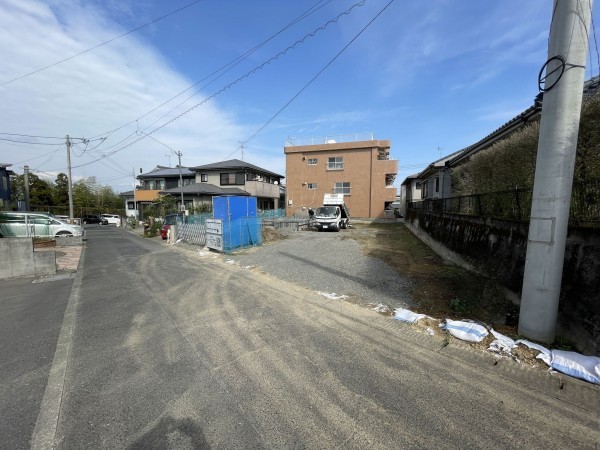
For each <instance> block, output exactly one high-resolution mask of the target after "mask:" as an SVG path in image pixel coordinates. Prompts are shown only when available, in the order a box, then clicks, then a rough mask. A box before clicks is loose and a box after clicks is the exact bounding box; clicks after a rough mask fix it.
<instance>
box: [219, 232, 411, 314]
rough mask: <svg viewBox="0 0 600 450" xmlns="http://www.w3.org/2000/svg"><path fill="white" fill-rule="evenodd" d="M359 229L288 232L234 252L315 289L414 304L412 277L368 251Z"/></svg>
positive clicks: (358, 298) (233, 256) (352, 298)
mask: <svg viewBox="0 0 600 450" xmlns="http://www.w3.org/2000/svg"><path fill="white" fill-rule="evenodd" d="M359 232H361V231H360V230H356V229H349V230H341V231H340V232H339V233H326V232H325V233H318V232H315V231H298V232H288V233H287V234H286V238H285V239H281V240H275V241H270V242H267V243H266V244H264V245H262V246H261V247H254V248H250V249H244V250H240V251H237V252H235V253H233V254H231V255H230V258H231V259H233V260H234V261H235V262H237V263H239V264H240V265H241V266H254V267H258V268H260V269H262V270H263V271H264V272H266V273H268V274H270V275H273V276H275V277H277V278H281V279H283V280H286V281H290V282H293V283H296V284H299V285H301V286H305V287H307V288H309V289H313V290H315V291H320V292H324V293H329V294H331V293H336V294H338V295H347V296H349V297H350V299H349V300H350V301H354V302H356V303H360V304H365V305H366V304H379V303H381V304H384V305H389V306H393V307H409V306H410V305H411V303H412V302H411V300H410V298H409V294H408V287H409V285H410V284H409V283H410V281H408V280H406V279H403V278H402V277H401V276H400V274H398V273H397V272H396V271H395V270H394V269H392V268H391V267H389V266H388V265H387V264H386V263H384V262H383V261H381V260H379V259H377V258H372V257H368V256H365V255H364V254H363V253H362V251H361V248H360V244H359V243H358V242H356V241H355V240H353V239H351V237H352V235H353V233H359Z"/></svg>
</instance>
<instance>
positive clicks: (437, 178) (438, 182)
mask: <svg viewBox="0 0 600 450" xmlns="http://www.w3.org/2000/svg"><path fill="white" fill-rule="evenodd" d="M433 183H434V185H435V192H436V193H438V192H440V177H435V178H434V179H433Z"/></svg>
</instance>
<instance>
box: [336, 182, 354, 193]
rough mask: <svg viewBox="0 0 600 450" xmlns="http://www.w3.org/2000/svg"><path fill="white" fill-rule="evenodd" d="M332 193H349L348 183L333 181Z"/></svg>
mask: <svg viewBox="0 0 600 450" xmlns="http://www.w3.org/2000/svg"><path fill="white" fill-rule="evenodd" d="M333 193H334V194H346V195H350V183H349V182H347V181H343V182H341V183H335V185H334V186H333Z"/></svg>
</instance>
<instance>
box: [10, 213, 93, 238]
mask: <svg viewBox="0 0 600 450" xmlns="http://www.w3.org/2000/svg"><path fill="white" fill-rule="evenodd" d="M83 235H84V231H83V228H81V227H80V226H77V225H71V224H68V223H66V222H63V221H62V220H59V219H57V218H56V217H52V216H51V215H49V214H45V213H38V212H9V211H0V238H3V237H31V238H33V237H52V238H54V237H67V236H83Z"/></svg>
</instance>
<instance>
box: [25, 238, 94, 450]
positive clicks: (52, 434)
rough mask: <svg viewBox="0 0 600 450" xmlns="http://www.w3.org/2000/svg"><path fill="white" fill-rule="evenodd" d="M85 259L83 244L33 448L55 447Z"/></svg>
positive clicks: (37, 422)
mask: <svg viewBox="0 0 600 450" xmlns="http://www.w3.org/2000/svg"><path fill="white" fill-rule="evenodd" d="M84 259H85V245H84V246H83V248H82V250H81V257H80V260H79V264H78V265H77V272H76V274H75V280H74V281H73V287H72V288H71V293H70V295H69V300H68V303H67V307H66V309H65V314H64V316H63V323H62V327H61V329H60V334H59V336H58V342H57V344H56V351H55V352H54V359H53V360H52V366H51V367H50V374H49V376H48V384H47V385H46V390H45V391H44V397H43V399H42V403H41V405H40V412H39V414H38V417H37V420H36V423H35V428H34V430H33V433H32V435H31V439H30V448H32V449H48V448H54V447H55V439H56V431H57V428H58V418H59V416H60V408H61V404H62V397H63V392H64V385H65V378H66V372H67V364H68V360H69V353H70V350H71V342H72V339H71V338H72V333H73V326H74V323H75V310H76V308H77V301H78V299H79V290H80V288H81V279H82V277H83V274H82V271H81V268H82V267H83V260H84Z"/></svg>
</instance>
